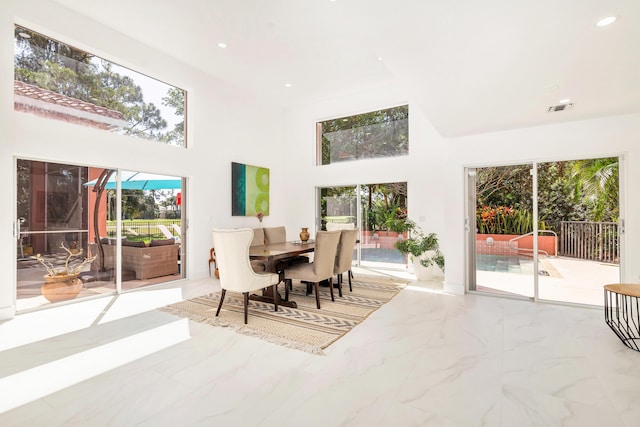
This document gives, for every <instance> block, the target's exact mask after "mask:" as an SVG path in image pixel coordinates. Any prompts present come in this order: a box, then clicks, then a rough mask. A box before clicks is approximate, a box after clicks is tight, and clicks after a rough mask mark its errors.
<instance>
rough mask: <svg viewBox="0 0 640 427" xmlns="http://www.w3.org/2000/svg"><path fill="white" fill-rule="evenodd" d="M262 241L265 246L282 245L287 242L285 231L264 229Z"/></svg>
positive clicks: (275, 228)
mask: <svg viewBox="0 0 640 427" xmlns="http://www.w3.org/2000/svg"><path fill="white" fill-rule="evenodd" d="M264 240H265V242H266V244H270V243H282V242H286V241H287V229H286V228H284V226H281V227H265V228H264Z"/></svg>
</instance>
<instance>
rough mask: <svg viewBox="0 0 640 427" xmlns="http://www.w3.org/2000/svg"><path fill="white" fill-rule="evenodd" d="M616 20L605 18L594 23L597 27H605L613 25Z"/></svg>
mask: <svg viewBox="0 0 640 427" xmlns="http://www.w3.org/2000/svg"><path fill="white" fill-rule="evenodd" d="M616 19H617V18H616V17H615V16H607V17H606V18H602V19H601V20H599V21H598V22H596V26H598V27H606V26H607V25H610V24H613V23H614V22H615V20H616Z"/></svg>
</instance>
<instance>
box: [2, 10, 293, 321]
mask: <svg viewBox="0 0 640 427" xmlns="http://www.w3.org/2000/svg"><path fill="white" fill-rule="evenodd" d="M14 23H18V24H21V25H24V26H27V27H28V28H31V29H33V30H36V31H39V32H42V33H44V34H46V35H49V36H52V37H56V38H58V39H60V40H61V41H63V42H66V43H69V44H72V45H74V46H76V47H79V48H83V49H86V50H88V51H90V52H92V53H96V54H98V55H101V56H103V57H105V58H106V59H109V60H111V61H113V62H116V63H119V64H121V65H124V66H127V67H129V68H132V69H135V70H136V71H139V72H142V73H144V74H147V75H149V76H151V77H155V78H157V79H159V80H162V81H165V82H168V83H170V84H173V85H176V86H178V87H181V88H183V89H186V90H187V91H188V120H189V123H188V129H187V132H188V143H189V146H190V148H189V149H186V150H185V149H180V148H177V147H171V146H165V145H163V144H159V143H156V142H151V141H145V140H142V139H138V138H132V137H126V136H119V135H113V134H111V133H108V132H104V131H99V130H95V129H90V128H85V127H82V126H76V125H70V124H66V123H61V122H56V121H53V120H48V119H43V118H39V117H36V116H32V115H29V114H24V113H16V112H14V111H13V25H14ZM70 23H73V25H70ZM282 123H283V113H282V111H280V110H279V109H274V108H272V107H271V106H268V105H264V104H260V102H259V101H258V100H256V99H253V98H251V97H250V96H248V95H247V94H246V93H243V91H242V90H239V89H237V88H233V87H230V86H229V85H226V84H224V83H223V82H220V81H216V80H215V79H212V78H211V77H210V76H207V75H204V74H203V73H200V72H198V71H196V70H194V69H191V68H189V67H186V66H184V65H183V64H181V63H178V62H177V61H174V60H172V59H171V58H169V57H167V56H166V55H163V54H161V53H159V52H157V51H154V50H153V49H150V48H148V47H146V46H144V45H141V44H139V43H137V42H135V41H133V40H131V39H128V38H126V37H124V36H123V35H121V34H119V33H116V32H113V31H111V30H109V29H108V28H105V27H103V26H101V25H100V24H99V23H97V22H92V21H87V20H86V18H84V17H82V16H79V15H77V14H75V13H73V12H71V11H69V10H66V9H64V8H62V7H61V6H60V5H59V4H57V3H54V2H52V1H42V0H41V1H37V0H9V1H7V0H4V1H3V2H2V3H1V4H0V129H1V132H0V179H1V180H2V182H3V183H4V189H5V191H4V192H3V193H2V197H3V201H4V203H3V206H4V208H3V209H1V210H0V240H1V241H4V242H5V244H4V245H1V246H0V271H1V272H2V273H1V274H2V276H1V277H0V320H1V319H6V318H10V317H12V316H13V315H14V311H15V260H16V244H15V238H14V236H13V224H14V218H15V185H16V184H15V169H14V167H15V166H14V164H15V160H14V159H15V158H16V157H24V158H32V159H42V160H52V161H60V162H68V163H77V164H82V165H93V166H108V167H119V168H123V169H131V170H141V171H147V172H155V173H160V174H171V175H179V176H186V177H188V179H189V183H188V188H187V192H186V195H187V206H186V209H187V212H188V218H189V227H190V228H189V230H188V234H187V239H186V241H187V248H186V250H187V251H188V252H187V254H188V261H187V265H186V267H187V269H186V271H187V275H188V277H190V278H197V277H204V276H208V272H207V260H208V255H209V248H210V247H211V229H212V227H214V226H221V227H226V226H233V227H238V226H256V225H257V224H258V221H257V219H255V218H245V217H231V184H230V180H231V161H237V162H242V163H247V164H254V165H259V166H265V167H269V168H272V173H273V174H274V175H275V176H276V177H278V176H281V175H280V174H279V173H278V167H280V166H279V165H280V164H281V162H280V161H279V159H280V157H281V155H282V153H283V152H284V149H283V147H282V144H283V130H282ZM279 193H280V191H279V187H277V186H276V185H272V198H273V199H272V200H274V201H275V202H273V203H272V206H273V208H272V209H271V216H270V217H269V218H266V219H265V224H267V225H268V224H270V223H273V224H280V223H283V222H284V207H283V205H282V204H281V203H279V201H280V200H282V199H283V198H284V196H283V195H281V194H279Z"/></svg>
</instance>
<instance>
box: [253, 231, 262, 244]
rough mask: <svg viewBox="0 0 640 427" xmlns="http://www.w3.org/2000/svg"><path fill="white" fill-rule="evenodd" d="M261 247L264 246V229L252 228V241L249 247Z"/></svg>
mask: <svg viewBox="0 0 640 427" xmlns="http://www.w3.org/2000/svg"><path fill="white" fill-rule="evenodd" d="M262 245H264V228H254V229H253V240H252V241H251V246H262Z"/></svg>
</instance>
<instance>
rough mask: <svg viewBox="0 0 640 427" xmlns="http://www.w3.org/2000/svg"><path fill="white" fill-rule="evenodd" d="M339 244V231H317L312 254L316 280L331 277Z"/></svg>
mask: <svg viewBox="0 0 640 427" xmlns="http://www.w3.org/2000/svg"><path fill="white" fill-rule="evenodd" d="M338 242H340V230H336V231H318V232H317V233H316V247H315V250H314V253H313V272H314V274H315V275H316V277H317V278H318V280H325V279H328V278H330V277H331V276H333V266H334V264H335V261H336V252H337V251H338Z"/></svg>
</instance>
